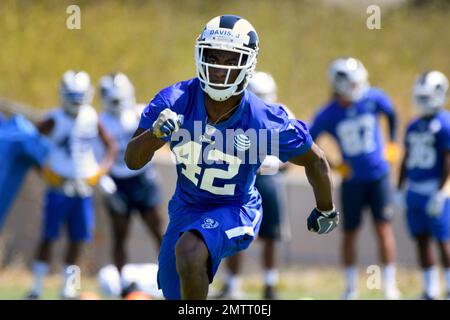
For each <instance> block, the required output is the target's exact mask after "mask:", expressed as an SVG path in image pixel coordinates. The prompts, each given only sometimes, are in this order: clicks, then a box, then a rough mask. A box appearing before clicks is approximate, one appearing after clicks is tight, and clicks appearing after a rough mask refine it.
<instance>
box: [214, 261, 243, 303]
mask: <svg viewBox="0 0 450 320" xmlns="http://www.w3.org/2000/svg"><path fill="white" fill-rule="evenodd" d="M243 258H244V255H243V253H242V252H238V253H236V254H234V255H232V256H230V257H228V258H227V259H226V260H225V266H226V270H225V273H226V274H225V280H224V282H225V283H224V286H223V289H222V291H221V292H220V293H219V294H218V295H217V296H215V298H217V299H242V298H243V294H242V291H241V279H240V274H241V269H242V260H243Z"/></svg>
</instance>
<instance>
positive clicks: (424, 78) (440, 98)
mask: <svg viewBox="0 0 450 320" xmlns="http://www.w3.org/2000/svg"><path fill="white" fill-rule="evenodd" d="M447 98H448V79H447V77H446V76H445V75H444V74H443V73H442V72H440V71H428V72H425V73H422V74H421V75H419V76H418V77H417V79H416V81H415V83H414V87H413V102H414V105H415V106H416V107H417V108H418V109H419V112H420V114H421V115H424V116H426V115H433V114H435V113H436V112H437V111H439V109H440V108H442V107H444V105H445V103H446V102H447Z"/></svg>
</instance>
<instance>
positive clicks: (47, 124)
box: [36, 118, 55, 136]
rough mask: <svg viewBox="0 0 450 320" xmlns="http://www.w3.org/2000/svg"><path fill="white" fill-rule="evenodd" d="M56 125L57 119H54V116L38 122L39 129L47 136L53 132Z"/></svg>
mask: <svg viewBox="0 0 450 320" xmlns="http://www.w3.org/2000/svg"><path fill="white" fill-rule="evenodd" d="M54 126H55V120H53V118H48V119H45V120H42V121H40V122H38V123H37V124H36V128H37V129H38V131H39V132H40V133H41V134H43V135H46V136H48V135H49V134H50V133H51V132H52V130H53V127H54Z"/></svg>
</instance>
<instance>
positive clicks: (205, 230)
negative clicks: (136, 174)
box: [158, 197, 262, 300]
mask: <svg viewBox="0 0 450 320" xmlns="http://www.w3.org/2000/svg"><path fill="white" fill-rule="evenodd" d="M258 198H259V199H258V200H257V201H254V203H252V204H248V205H244V206H231V205H229V206H220V207H211V208H210V209H208V210H199V209H194V208H191V207H189V206H186V205H185V204H182V203H180V202H179V201H177V200H174V199H172V200H171V201H170V202H169V216H170V221H169V225H168V227H167V230H166V233H165V234H164V237H163V241H162V245H161V250H160V254H159V267H158V286H159V288H160V289H162V291H163V294H164V297H165V298H166V299H171V300H172V299H180V298H181V295H180V280H179V277H178V274H177V270H176V259H175V245H176V243H177V241H178V239H179V238H180V236H181V235H182V234H183V233H184V232H187V231H194V232H196V233H197V234H199V235H200V236H201V237H202V238H203V241H204V242H205V244H206V246H207V248H208V251H209V255H210V256H209V262H208V277H209V282H210V283H211V282H212V281H213V278H214V275H215V274H216V272H217V269H218V268H219V264H220V262H221V260H222V259H223V258H225V257H228V256H231V255H234V254H235V253H237V252H238V251H241V250H244V249H246V248H248V246H249V245H250V243H251V242H252V241H253V239H254V238H255V236H256V234H257V233H258V231H259V226H260V223H261V216H262V207H261V200H260V197H258Z"/></svg>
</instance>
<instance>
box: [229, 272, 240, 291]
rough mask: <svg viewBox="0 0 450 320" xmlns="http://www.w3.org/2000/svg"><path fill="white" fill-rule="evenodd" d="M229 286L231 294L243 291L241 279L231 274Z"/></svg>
mask: <svg viewBox="0 0 450 320" xmlns="http://www.w3.org/2000/svg"><path fill="white" fill-rule="evenodd" d="M227 284H228V288H229V290H230V292H235V291H239V290H240V289H241V277H240V276H238V275H233V274H229V275H228V277H227Z"/></svg>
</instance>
